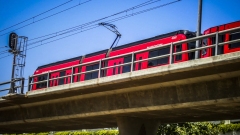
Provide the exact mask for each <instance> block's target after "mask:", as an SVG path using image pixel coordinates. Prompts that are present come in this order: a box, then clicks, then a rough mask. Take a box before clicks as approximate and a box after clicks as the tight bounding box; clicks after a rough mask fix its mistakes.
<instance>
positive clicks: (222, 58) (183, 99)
mask: <svg viewBox="0 0 240 135" xmlns="http://www.w3.org/2000/svg"><path fill="white" fill-rule="evenodd" d="M239 112H240V52H235V53H231V54H224V55H218V56H213V57H209V58H204V59H197V60H191V61H187V62H181V63H176V64H171V65H167V66H160V67H155V68H149V69H145V70H139V71H134V72H129V73H124V74H119V75H115V76H110V77H104V78H98V79H93V80H88V81H84V82H78V83H72V84H66V85H62V86H56V87H50V88H46V89H42V90H36V91H30V92H27V94H26V96H25V97H22V98H14V97H13V98H11V99H8V100H6V99H1V100H0V132H1V133H22V132H43V131H56V130H74V129H90V128H107V127H119V130H120V134H121V135H138V134H140V133H141V134H146V135H153V134H155V133H156V130H157V128H158V125H159V124H161V123H172V122H185V121H210V120H224V119H239V118H240V115H239Z"/></svg>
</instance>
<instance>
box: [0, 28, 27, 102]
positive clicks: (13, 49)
mask: <svg viewBox="0 0 240 135" xmlns="http://www.w3.org/2000/svg"><path fill="white" fill-rule="evenodd" d="M27 40H28V38H27V37H24V36H18V35H17V34H16V33H14V32H13V33H11V34H10V35H9V48H10V50H9V51H8V52H9V53H11V54H13V65H12V75H11V81H7V82H3V83H0V86H1V85H6V84H10V88H7V89H3V90H0V92H2V91H6V90H9V92H8V95H7V96H3V97H2V98H4V99H11V98H15V97H24V94H23V91H24V80H25V79H24V77H23V73H24V67H25V59H26V50H27ZM18 41H20V42H18Z"/></svg>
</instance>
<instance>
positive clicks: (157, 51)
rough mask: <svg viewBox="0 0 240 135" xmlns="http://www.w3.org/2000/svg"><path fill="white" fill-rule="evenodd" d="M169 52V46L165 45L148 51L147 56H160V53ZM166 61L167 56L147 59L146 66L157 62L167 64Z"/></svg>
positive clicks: (154, 64)
mask: <svg viewBox="0 0 240 135" xmlns="http://www.w3.org/2000/svg"><path fill="white" fill-rule="evenodd" d="M169 52H170V47H166V48H163V49H158V50H153V51H150V52H149V58H151V57H156V56H161V55H166V54H169ZM167 63H168V57H165V58H159V59H155V60H149V61H148V66H156V65H159V64H167Z"/></svg>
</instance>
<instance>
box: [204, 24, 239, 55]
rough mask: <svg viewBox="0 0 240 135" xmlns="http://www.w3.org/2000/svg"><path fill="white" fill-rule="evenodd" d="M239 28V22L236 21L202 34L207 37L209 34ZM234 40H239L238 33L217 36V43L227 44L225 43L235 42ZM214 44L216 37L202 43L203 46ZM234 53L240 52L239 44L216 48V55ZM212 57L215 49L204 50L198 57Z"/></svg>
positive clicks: (212, 28)
mask: <svg viewBox="0 0 240 135" xmlns="http://www.w3.org/2000/svg"><path fill="white" fill-rule="evenodd" d="M239 26H240V21H236V22H232V23H228V24H223V25H219V26H215V27H211V28H209V29H207V30H205V31H204V33H203V34H204V35H207V34H210V33H215V32H217V31H223V30H227V29H232V28H235V27H239ZM236 39H240V31H236V32H234V33H226V34H222V35H219V39H218V43H221V42H227V41H231V40H236ZM215 43H216V37H212V38H207V39H206V41H204V42H203V45H213V44H215ZM236 51H240V43H233V44H225V45H223V46H219V47H218V54H226V53H231V52H236ZM214 55H215V47H213V48H209V49H205V50H204V51H202V53H201V56H200V57H201V58H204V57H210V56H214Z"/></svg>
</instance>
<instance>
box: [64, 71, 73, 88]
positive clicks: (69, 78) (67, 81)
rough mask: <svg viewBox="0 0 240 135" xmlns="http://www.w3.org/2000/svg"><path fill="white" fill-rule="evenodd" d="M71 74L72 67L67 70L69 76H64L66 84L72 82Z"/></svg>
mask: <svg viewBox="0 0 240 135" xmlns="http://www.w3.org/2000/svg"><path fill="white" fill-rule="evenodd" d="M71 74H72V69H69V70H66V75H65V76H68V77H64V84H68V83H71Z"/></svg>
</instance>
